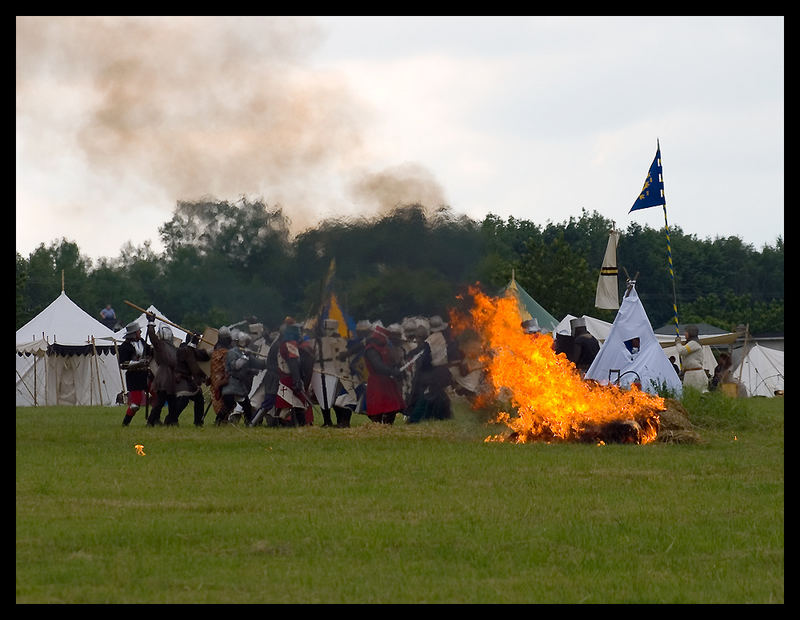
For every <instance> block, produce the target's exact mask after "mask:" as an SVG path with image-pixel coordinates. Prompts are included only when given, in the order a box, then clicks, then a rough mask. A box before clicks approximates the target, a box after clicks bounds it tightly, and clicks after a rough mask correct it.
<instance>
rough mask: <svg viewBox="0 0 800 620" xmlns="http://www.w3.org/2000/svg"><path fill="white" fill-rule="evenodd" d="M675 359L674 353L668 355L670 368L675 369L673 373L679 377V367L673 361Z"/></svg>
mask: <svg viewBox="0 0 800 620" xmlns="http://www.w3.org/2000/svg"><path fill="white" fill-rule="evenodd" d="M675 362H676V359H675V356H674V355H670V356H669V363H670V364H672V368H673V369H674V370H675V374H676V375H678V376H679V377H680V376H681V369H680V368H678V365H677V364H676V363H675Z"/></svg>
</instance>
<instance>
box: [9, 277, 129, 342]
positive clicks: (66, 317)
mask: <svg viewBox="0 0 800 620" xmlns="http://www.w3.org/2000/svg"><path fill="white" fill-rule="evenodd" d="M113 336H114V332H113V331H112V330H111V329H109V328H108V327H106V326H105V325H103V324H102V323H101V322H100V321H98V320H97V319H95V318H94V317H92V316H91V315H90V314H88V313H87V312H85V311H84V310H82V309H81V308H80V307H79V306H78V305H77V304H76V303H75V302H74V301H72V300H71V299H70V298H69V297H68V296H67V294H66V293H65V292H64V291H61V294H60V295H59V296H58V297H56V299H55V300H54V301H53V302H52V303H51V304H50V305H49V306H47V307H46V308H45V309H44V310H42V311H41V312H40V313H39V314H37V315H36V316H35V317H34V318H32V319H31V320H30V321H28V322H27V323H25V325H23V326H22V327H20V328H19V329H18V330H17V342H16V344H17V350H22V351H25V352H28V353H35V352H41V351H46V350H47V345H48V343H49V344H59V345H61V346H80V347H85V346H86V345H91V344H92V337H94V338H95V340H97V339H100V338H108V337H113ZM37 341H39V344H38V346H37V345H36V344H35V343H36V342H37ZM31 349H33V350H31Z"/></svg>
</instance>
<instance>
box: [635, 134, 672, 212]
mask: <svg viewBox="0 0 800 620" xmlns="http://www.w3.org/2000/svg"><path fill="white" fill-rule="evenodd" d="M666 204H667V201H666V199H665V198H664V178H663V177H662V171H661V146H660V145H659V146H657V147H656V157H655V159H654V160H653V163H652V164H651V165H650V171H649V172H648V173H647V178H646V179H645V181H644V187H642V191H641V193H640V194H639V197H638V198H637V199H636V202H634V203H633V206H632V207H631V210H630V211H628V213H630V212H631V211H637V210H639V209H647V208H649V207H660V206H662V205H666Z"/></svg>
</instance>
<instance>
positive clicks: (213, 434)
mask: <svg viewBox="0 0 800 620" xmlns="http://www.w3.org/2000/svg"><path fill="white" fill-rule="evenodd" d="M783 403H784V401H783V398H775V399H759V398H756V399H746V400H731V399H726V400H723V398H718V397H717V396H716V395H705V396H702V397H701V396H699V395H692V394H688V395H687V396H686V400H685V401H684V404H685V405H686V407H687V409H688V410H689V411H690V412H692V414H691V418H692V422H693V423H694V424H695V427H696V429H697V430H698V431H699V433H700V435H701V436H702V439H703V441H702V442H699V443H693V444H666V443H655V444H650V445H646V446H633V445H606V446H594V445H586V444H571V445H564V444H525V445H514V444H505V443H484V441H483V439H484V438H485V437H487V436H488V435H491V434H495V433H502V432H503V430H504V429H503V428H498V427H497V426H495V425H489V424H487V416H485V415H482V414H480V413H476V412H472V411H469V410H468V409H466V408H465V407H463V406H458V407H457V408H456V417H455V419H453V420H450V421H447V422H426V423H422V424H419V425H405V424H403V423H402V422H399V423H397V424H395V425H394V426H392V427H384V426H377V425H373V424H369V423H366V421H365V418H364V417H363V416H357V417H355V419H354V422H356V423H357V426H354V427H353V428H351V429H329V428H322V427H320V426H314V427H306V428H297V429H267V428H264V427H262V428H257V429H247V428H241V427H227V428H226V427H221V428H220V427H214V426H207V427H205V428H201V429H197V428H194V427H193V426H192V425H191V413H184V414H183V416H182V426H180V427H178V428H164V427H160V428H148V427H146V426H145V425H144V419H143V416H142V415H141V414H140V415H138V416H137V418H136V419H135V420H134V422H133V424H132V425H131V426H129V427H127V428H123V427H122V426H121V425H120V422H121V418H122V413H123V412H122V410H121V409H120V408H99V407H97V408H74V407H49V408H18V409H17V411H16V427H17V429H16V435H17V437H16V438H17V441H16V491H17V504H16V601H17V603H783V602H784V586H783V583H784V568H783V564H784V538H783V527H784V525H783V513H784V497H783V496H784V491H783V485H784V473H783V469H784V466H783V458H784V452H783V417H784V410H783ZM136 444H141V445H143V446H144V451H145V455H144V456H140V455H137V453H136V450H135V448H134V446H135V445H136Z"/></svg>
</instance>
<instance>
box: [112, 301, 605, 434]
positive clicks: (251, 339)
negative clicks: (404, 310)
mask: <svg viewBox="0 0 800 620" xmlns="http://www.w3.org/2000/svg"><path fill="white" fill-rule="evenodd" d="M155 321H156V316H155V315H154V314H152V313H148V314H147V329H146V336H145V337H142V332H141V329H140V327H139V325H138V323H131V324H129V325H128V326H127V327H126V336H125V342H124V343H123V344H122V345H121V346H120V347H119V361H120V366H121V368H122V369H123V370H125V382H126V389H127V394H128V408H127V410H126V412H125V416H124V418H123V425H126V426H127V425H128V424H130V422H131V420H132V419H133V416H134V415H135V414H136V412H137V411H138V410H139V409H140V408H141V407H143V406H144V407H145V408H146V423H147V425H148V426H158V425H161V424H164V425H177V424H178V419H179V417H180V415H181V413H182V412H183V411H184V410H185V409H186V408H187V407H188V406H189V403H192V412H193V420H194V424H195V426H203V425H204V421H205V418H206V414H207V413H208V412H209V411H210V410H211V409H212V408H213V411H214V424H215V425H224V424H246V425H249V426H258V425H265V426H270V427H281V426H306V425H312V424H313V423H314V412H315V408H316V409H318V410H319V411H320V413H321V417H322V426H335V427H338V428H348V427H349V426H350V422H351V419H352V415H353V414H354V413H356V414H363V415H366V416H367V417H368V418H369V420H371V421H372V422H375V423H378V424H394V422H395V421H396V420H397V419H398V416H399V417H400V419H402V420H404V421H405V422H406V423H410V424H414V423H418V422H421V421H422V420H430V419H434V420H446V419H449V418H451V417H452V415H453V413H452V402H451V395H452V394H459V395H462V396H464V397H466V398H467V399H468V400H472V401H474V400H475V399H477V398H478V397H480V396H481V395H482V394H483V393H484V392H486V391H487V390H488V389H489V388H488V386H487V381H486V376H485V371H484V368H483V366H482V364H481V363H480V361H479V358H480V354H481V351H480V343H479V341H478V339H477V336H475V337H474V338H469V337H464V335H463V334H461V335H460V336H459V338H458V340H456V339H454V338H453V337H452V335H451V333H450V329H449V325H448V324H447V323H446V322H444V321H443V320H442V318H441V317H440V316H431V317H409V318H406V319H404V320H403V321H402V322H401V323H393V324H390V325H388V326H384V325H383V323H382V322H380V321H376V322H370V321H367V320H362V321H359V322H358V323H357V324H356V325H355V330H354V333H352V335H350V332H349V330H347V329H344V330H340V327H341V326H340V325H339V322H338V321H336V320H335V319H330V318H327V319H321V320H313V319H312V320H307V321H304V322H302V323H300V322H298V321H296V320H295V319H293V318H292V317H286V318H285V319H284V320H283V322H282V323H281V325H280V326H279V328H278V330H276V331H275V332H272V333H266V332H265V330H264V329H263V325H262V324H260V323H256V322H254V320H253V321H252V322H251V321H242V322H241V323H238V324H235V325H232V326H222V327H220V328H219V329H207V330H206V331H205V332H204V333H203V334H202V335H201V334H196V333H187V335H186V338H185V340H184V341H183V342H180V341H179V340H176V339H175V338H174V336H173V332H172V330H171V328H170V327H169V326H168V325H162V326H161V327H160V328H159V329H158V330H156V327H155ZM521 328H522V330H523V332H525V333H529V334H536V333H538V332H539V331H540V328H539V326H538V323H537V322H536V320H535V319H531V320H528V321H523V322H522V324H521ZM571 328H572V330H571V335H567V336H564V335H560V334H559V335H558V337H557V338H556V340H555V341H554V343H553V348H554V350H555V352H556V353H559V352H564V353H565V354H566V355H567V357H568V358H569V359H570V361H572V362H573V363H575V365H576V367H577V369H578V371H579V372H580V373H581V375H583V374H584V373H585V372H586V369H587V368H588V367H589V366H590V365H591V363H592V361H593V360H594V357H595V356H596V355H597V352H598V350H599V344H598V342H597V340H596V339H595V338H594V337H593V336H592V335H591V334H589V333H588V331H587V330H586V326H585V323H584V322H583V319H573V321H572V325H571ZM341 331H343V332H345V333H347V334H348V335H349V336H350V337H345V336H343V335H341V333H340V332H341ZM176 343H177V345H176ZM204 388H205V389H204ZM206 394H208V395H209V398H208V402H207V401H206ZM165 408H166V415H165V417H164V420H163V422H162V420H161V413H162V412H163V411H164V409H165Z"/></svg>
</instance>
